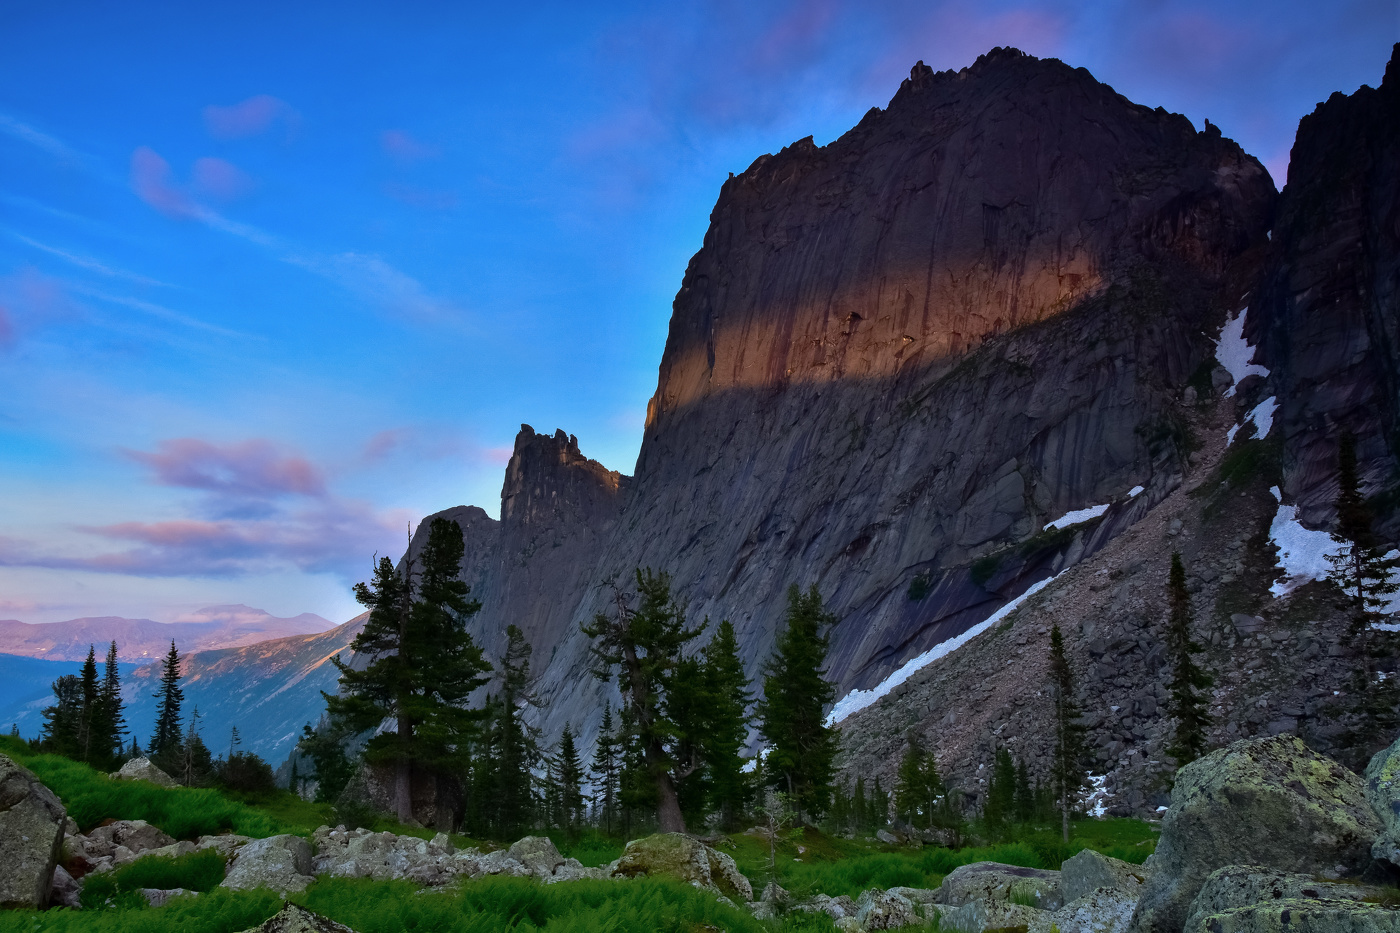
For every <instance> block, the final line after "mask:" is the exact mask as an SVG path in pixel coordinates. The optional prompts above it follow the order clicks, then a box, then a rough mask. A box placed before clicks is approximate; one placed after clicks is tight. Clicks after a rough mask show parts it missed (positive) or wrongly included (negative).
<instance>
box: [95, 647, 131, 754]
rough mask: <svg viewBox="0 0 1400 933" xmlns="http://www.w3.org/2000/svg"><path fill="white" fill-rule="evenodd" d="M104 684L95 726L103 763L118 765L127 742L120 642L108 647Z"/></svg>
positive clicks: (101, 688) (100, 690)
mask: <svg viewBox="0 0 1400 933" xmlns="http://www.w3.org/2000/svg"><path fill="white" fill-rule="evenodd" d="M102 673H103V676H102V686H101V687H100V688H99V690H98V715H97V719H96V722H95V724H94V726H93V731H94V735H95V736H96V738H97V740H98V746H99V753H100V754H101V756H102V758H101V763H102V765H103V767H104V768H105V767H106V765H110V764H115V763H116V759H117V758H118V757H119V756H120V755H121V753H122V746H123V745H124V744H125V743H124V741H123V739H122V736H123V735H124V734H125V733H126V716H125V714H124V712H123V705H122V679H121V669H120V668H119V667H118V665H117V643H116V642H115V641H114V642H112V643H111V644H110V645H108V646H107V660H106V664H105V665H104V667H103V672H102Z"/></svg>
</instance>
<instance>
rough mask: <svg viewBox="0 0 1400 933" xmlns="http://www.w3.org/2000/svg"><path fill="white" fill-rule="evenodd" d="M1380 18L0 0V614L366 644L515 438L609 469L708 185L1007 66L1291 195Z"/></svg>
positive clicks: (1345, 8)
mask: <svg viewBox="0 0 1400 933" xmlns="http://www.w3.org/2000/svg"><path fill="white" fill-rule="evenodd" d="M1397 39H1400V7H1397V5H1396V4H1395V3H1394V2H1389V0H1387V2H1341V3H1335V4H1317V3H1300V2H1267V3H1266V2H1258V3H1236V4H1230V3H1219V2H1216V3H1176V2H1151V3H1107V2H1098V3H1095V2H1089V3H1072V2H1049V0H1041V2H1027V3H977V4H973V3H950V2H936V0H933V2H930V0H925V2H917V3H915V2H903V0H899V2H887V3H874V2H872V3H857V2H843V0H816V2H809V3H780V2H778V3H761V2H745V3H738V2H734V3H686V2H678V3H670V4H664V5H662V4H627V3H613V4H576V3H573V4H555V3H537V4H531V5H524V6H519V7H516V6H514V5H506V6H502V5H499V4H491V5H487V4H481V5H476V4H463V3H453V4H432V3H393V4H390V3H380V4H363V3H360V4H356V3H344V2H340V3H324V4H322V3H314V2H301V3H296V4H286V3H275V4H273V3H266V4H264V3H256V2H251V3H250V2H243V3H237V4H234V3H203V4H158V3H142V2H135V0H133V2H127V3H123V4H117V3H95V2H94V3H64V2H61V0H57V2H55V0H49V2H13V0H0V488H3V490H4V494H3V495H0V618H4V617H10V618H20V619H23V620H26V621H53V620H57V619H65V618H71V617H75V616H80V615H104V614H117V615H127V616H146V617H149V618H155V619H161V620H173V619H176V618H179V617H181V616H182V615H183V614H185V613H188V612H190V611H191V610H193V609H196V608H199V607H201V606H205V605H210V604H216V603H225V602H242V603H247V604H249V605H254V606H258V607H261V608H264V609H267V610H268V611H270V612H273V613H275V614H279V615H295V614H297V613H300V612H304V611H310V612H317V613H320V614H321V615H323V616H326V617H327V618H331V619H333V620H337V621H340V620H343V619H345V618H348V617H349V616H350V615H352V614H354V612H355V611H356V608H357V607H356V606H355V604H354V602H353V599H352V598H351V596H350V592H349V584H350V583H352V582H354V580H356V579H361V578H363V577H365V576H367V574H368V572H369V568H370V559H371V555H372V554H373V553H374V552H376V551H378V552H380V553H390V554H394V555H397V553H399V551H400V550H401V549H402V545H403V541H404V536H405V533H406V529H407V527H408V525H409V524H410V523H416V522H417V521H418V520H419V519H420V518H422V517H423V515H425V514H427V513H429V512H432V511H436V510H438V509H441V508H445V507H448V506H451V505H456V504H460V503H472V504H477V505H480V506H482V507H483V508H485V509H487V511H489V512H491V513H492V514H495V513H496V511H497V507H498V504H499V495H500V483H501V473H502V468H503V466H504V463H505V459H506V457H507V455H508V452H509V448H510V445H511V442H512V440H513V438H514V435H515V432H516V431H517V430H518V427H519V425H520V423H521V422H527V423H530V424H532V425H534V426H535V428H536V429H538V430H541V431H553V430H554V429H555V428H563V429H564V430H565V431H567V432H570V433H574V434H577V435H578V437H579V441H580V444H581V446H582V448H583V450H584V452H585V453H586V454H587V455H589V456H592V457H595V458H597V459H599V460H601V461H602V462H603V463H605V464H606V465H608V466H609V467H612V468H614V469H619V470H622V471H624V472H631V469H632V465H633V462H634V461H635V459H636V454H637V449H638V446H639V444H640V440H641V427H642V418H643V414H644V412H645V408H646V400H647V398H648V397H649V396H650V394H651V392H652V390H653V389H654V388H655V379H656V367H657V364H658V362H659V360H660V355H661V349H662V345H663V343H664V341H665V335H666V326H667V320H668V316H669V312H670V302H671V299H672V298H673V296H674V294H675V291H676V289H677V287H678V286H679V283H680V278H681V274H682V272H683V271H684V268H685V263H686V262H687V260H688V259H689V257H690V255H691V254H692V253H693V252H694V251H695V250H696V249H697V248H698V247H699V245H700V242H701V238H702V236H703V234H704V231H705V227H706V223H707V218H708V214H709V210H710V208H711V206H712V205H713V202H714V198H715V196H716V194H717V192H718V189H719V185H720V183H721V182H722V181H723V180H724V178H725V177H727V174H728V173H729V172H739V171H742V170H743V169H744V168H745V167H746V166H747V165H748V164H749V163H750V162H752V161H753V159H754V158H756V157H757V156H758V155H760V154H762V153H765V152H772V151H776V150H777V149H779V148H781V147H782V146H784V145H787V144H788V143H790V142H792V141H793V140H795V139H798V138H801V137H803V136H806V135H809V134H812V135H815V137H816V140H817V142H818V143H825V142H828V141H830V140H831V139H833V138H835V137H836V136H838V135H840V134H841V133H842V132H844V131H845V130H846V129H847V128H849V127H850V126H852V125H854V123H855V122H856V121H857V120H858V119H859V118H860V116H861V115H862V114H863V113H864V112H865V111H866V110H867V109H869V108H870V107H872V106H883V105H884V104H885V103H886V102H887V101H888V99H889V98H890V97H891V96H892V95H893V93H894V91H895V89H896V88H897V87H898V84H899V81H900V79H901V78H903V77H904V76H906V75H907V74H908V71H909V67H910V66H911V65H912V64H913V63H914V61H916V60H918V59H922V60H924V61H926V62H928V63H929V64H930V65H932V66H933V67H934V68H936V69H943V68H959V67H962V66H964V65H967V64H970V63H971V62H972V60H973V59H974V58H975V57H976V56H977V55H978V54H979V53H980V52H983V51H986V50H987V49H988V48H990V47H992V46H995V45H1014V46H1017V47H1019V48H1022V49H1024V50H1026V51H1028V52H1031V53H1032V54H1036V55H1041V56H1053V57H1058V58H1062V59H1064V60H1065V61H1068V62H1069V63H1071V64H1073V65H1083V66H1085V67H1087V68H1088V69H1089V70H1090V71H1092V72H1093V73H1094V74H1095V76H1097V77H1098V78H1099V79H1100V80H1103V81H1106V82H1108V83H1110V84H1112V85H1113V86H1114V87H1115V88H1116V89H1117V90H1118V91H1119V92H1121V93H1123V94H1125V95H1127V96H1128V97H1130V98H1132V99H1134V100H1137V101H1139V102H1141V103H1145V104H1149V105H1152V106H1158V105H1161V106H1165V107H1167V108H1168V109H1170V110H1174V111H1178V112H1182V113H1185V114H1186V115H1187V116H1188V117H1190V118H1191V119H1192V120H1193V121H1194V122H1195V123H1196V125H1197V126H1200V125H1201V121H1202V120H1203V119H1204V118H1209V119H1210V120H1211V121H1212V122H1213V123H1216V124H1218V125H1219V126H1220V127H1221V128H1222V129H1223V131H1224V132H1225V134H1226V135H1228V136H1232V137H1233V138H1235V139H1237V140H1238V141H1240V142H1241V143H1242V144H1243V145H1244V146H1245V148H1246V149H1248V150H1249V151H1250V152H1252V153H1254V154H1256V155H1258V156H1259V157H1260V158H1261V159H1262V160H1263V161H1264V162H1265V164H1266V165H1267V166H1268V167H1269V169H1270V170H1271V172H1273V173H1274V175H1275V178H1276V181H1277V183H1278V184H1280V185H1282V183H1283V172H1284V171H1285V169H1286V166H1287V159H1288V149H1289V146H1290V145H1291V142H1292V139H1293V133H1294V130H1295V128H1296V125H1297V121H1298V118H1299V117H1301V116H1302V115H1303V114H1305V113H1307V112H1308V111H1310V110H1311V109H1312V108H1313V106H1314V105H1315V104H1316V103H1317V102H1318V101H1321V100H1323V99H1325V98H1326V97H1327V95H1328V94H1330V93H1331V92H1332V91H1335V90H1340V91H1344V92H1348V93H1349V92H1351V91H1353V90H1355V89H1356V87H1357V86H1358V85H1360V84H1362V83H1372V84H1375V83H1377V82H1379V80H1380V76H1381V74H1382V72H1383V69H1384V66H1385V62H1386V60H1387V59H1388V57H1389V54H1390V46H1391V43H1393V42H1394V41H1396V40H1397Z"/></svg>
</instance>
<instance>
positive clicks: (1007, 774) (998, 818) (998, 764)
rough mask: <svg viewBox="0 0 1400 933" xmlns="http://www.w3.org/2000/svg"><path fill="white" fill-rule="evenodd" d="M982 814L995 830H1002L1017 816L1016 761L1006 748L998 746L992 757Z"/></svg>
mask: <svg viewBox="0 0 1400 933" xmlns="http://www.w3.org/2000/svg"><path fill="white" fill-rule="evenodd" d="M982 816H983V818H984V819H986V821H987V824H988V826H989V827H991V828H992V830H993V831H994V832H1002V831H1003V830H1004V829H1005V828H1006V825H1007V824H1008V823H1010V822H1012V821H1013V820H1014V819H1015V818H1016V763H1015V761H1013V760H1012V758H1011V753H1010V752H1009V751H1007V750H1006V749H1004V748H998V749H997V750H996V754H995V755H994V756H993V758H992V774H991V779H990V780H988V782H987V803H986V805H985V806H984V807H983V808H982Z"/></svg>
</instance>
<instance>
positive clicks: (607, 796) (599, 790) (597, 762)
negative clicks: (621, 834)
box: [589, 703, 622, 836]
mask: <svg viewBox="0 0 1400 933" xmlns="http://www.w3.org/2000/svg"><path fill="white" fill-rule="evenodd" d="M615 729H616V725H615V724H614V723H613V714H612V704H611V703H608V704H605V705H604V706H603V723H602V725H601V726H599V728H598V744H597V746H596V747H595V748H594V751H593V763H592V765H591V767H590V768H589V772H590V777H591V778H592V780H593V787H594V788H595V792H596V794H597V804H596V808H597V813H598V818H599V820H600V822H601V823H602V826H603V832H605V833H607V834H608V835H609V836H611V835H612V831H613V820H615V819H616V818H617V807H618V778H619V776H620V773H621V762H620V761H619V757H620V752H621V744H622V742H621V740H620V739H619V738H618V736H617V735H616V734H615V731H614V730H615Z"/></svg>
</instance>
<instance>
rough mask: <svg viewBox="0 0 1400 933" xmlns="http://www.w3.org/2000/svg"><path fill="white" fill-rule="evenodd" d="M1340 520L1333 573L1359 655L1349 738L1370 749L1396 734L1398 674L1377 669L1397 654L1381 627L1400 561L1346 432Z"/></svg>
mask: <svg viewBox="0 0 1400 933" xmlns="http://www.w3.org/2000/svg"><path fill="white" fill-rule="evenodd" d="M1336 505H1337V524H1336V528H1335V529H1334V530H1333V532H1332V540H1333V541H1335V542H1336V543H1337V544H1339V545H1341V549H1340V552H1339V553H1337V554H1335V555H1329V556H1328V558H1327V559H1328V561H1329V562H1330V563H1331V564H1332V572H1331V573H1330V574H1328V578H1329V579H1330V580H1331V581H1332V582H1333V583H1334V584H1336V586H1337V587H1338V588H1339V589H1340V590H1341V591H1342V593H1343V594H1344V595H1345V596H1346V599H1347V604H1348V611H1349V615H1350V621H1349V624H1348V628H1347V640H1348V641H1349V643H1350V644H1351V646H1352V649H1353V650H1354V651H1355V653H1356V655H1357V661H1358V663H1357V666H1356V670H1355V673H1354V675H1353V687H1352V694H1353V699H1354V703H1353V710H1354V712H1355V713H1356V714H1357V715H1358V719H1359V724H1358V725H1357V726H1356V727H1355V728H1354V729H1352V730H1349V732H1348V734H1347V735H1346V736H1344V740H1345V742H1346V743H1347V744H1348V745H1351V746H1353V747H1356V748H1358V749H1360V750H1361V751H1362V752H1363V754H1370V751H1371V750H1372V747H1374V746H1376V745H1377V744H1383V743H1384V742H1386V741H1388V740H1389V738H1390V736H1391V735H1393V734H1394V732H1395V730H1396V726H1397V721H1396V712H1395V706H1396V689H1395V681H1394V678H1393V677H1386V676H1385V675H1378V674H1377V671H1376V667H1377V662H1378V661H1380V660H1381V659H1382V658H1385V657H1388V656H1392V655H1393V654H1394V645H1393V644H1392V641H1393V635H1392V634H1391V633H1389V632H1384V631H1380V630H1377V629H1376V628H1375V623H1376V622H1378V621H1380V618H1381V612H1382V610H1383V609H1385V607H1386V604H1387V602H1388V600H1387V599H1386V597H1388V596H1390V595H1391V594H1393V593H1395V592H1396V590H1397V588H1400V580H1397V577H1396V570H1397V567H1400V561H1397V560H1395V559H1393V558H1388V557H1387V556H1386V554H1387V553H1388V552H1389V547H1388V545H1386V544H1385V543H1383V542H1382V541H1381V540H1380V539H1379V538H1378V537H1377V535H1376V533H1375V532H1374V531H1373V530H1372V527H1371V524H1372V520H1373V516H1372V513H1371V507H1370V506H1369V505H1368V504H1367V502H1366V499H1365V497H1364V496H1362V494H1361V479H1360V475H1359V473H1358V470H1357V462H1356V438H1355V437H1353V436H1352V435H1351V434H1350V433H1347V434H1343V435H1342V437H1341V442H1340V444H1339V446H1338V451H1337V501H1336Z"/></svg>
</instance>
